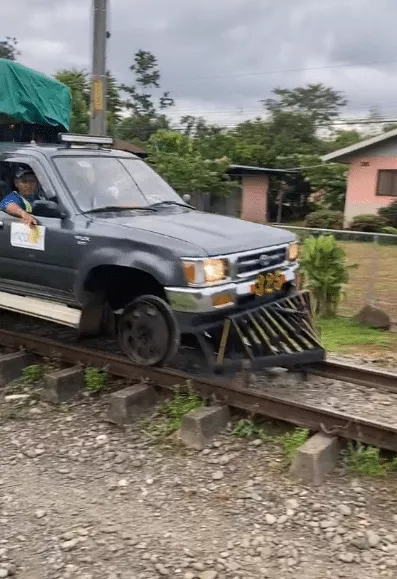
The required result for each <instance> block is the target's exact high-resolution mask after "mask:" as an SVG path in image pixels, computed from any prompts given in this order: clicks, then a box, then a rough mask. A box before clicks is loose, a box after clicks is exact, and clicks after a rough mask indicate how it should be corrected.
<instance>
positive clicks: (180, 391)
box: [140, 386, 204, 439]
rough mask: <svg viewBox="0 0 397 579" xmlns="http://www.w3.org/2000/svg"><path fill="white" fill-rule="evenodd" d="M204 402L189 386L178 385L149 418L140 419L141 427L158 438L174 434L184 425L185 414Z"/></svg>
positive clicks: (199, 406)
mask: <svg viewBox="0 0 397 579" xmlns="http://www.w3.org/2000/svg"><path fill="white" fill-rule="evenodd" d="M203 404H204V401H203V399H202V398H200V397H199V396H198V395H197V394H196V393H195V392H193V391H192V390H191V389H190V388H189V387H188V388H186V387H181V386H178V387H177V388H176V390H175V391H174V393H173V395H172V396H171V398H170V399H169V400H166V402H164V404H162V405H161V406H159V407H158V408H157V410H156V411H155V412H154V414H152V415H151V416H150V417H149V418H145V419H143V420H141V421H140V426H141V428H142V429H143V430H144V431H145V432H147V433H148V434H150V435H151V436H153V437H154V438H156V439H160V438H165V437H167V436H170V435H172V434H174V433H175V432H176V431H177V430H179V429H180V428H181V426H182V422H183V417H184V416H185V414H187V413H188V412H190V411H191V410H195V409H196V408H201V407H202V406H203Z"/></svg>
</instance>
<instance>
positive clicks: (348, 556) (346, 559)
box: [339, 552, 354, 563]
mask: <svg viewBox="0 0 397 579" xmlns="http://www.w3.org/2000/svg"><path fill="white" fill-rule="evenodd" d="M339 560H340V561H343V563H353V561H354V555H353V553H349V552H347V553H340V555H339Z"/></svg>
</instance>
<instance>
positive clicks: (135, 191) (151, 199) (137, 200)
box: [54, 155, 188, 212]
mask: <svg viewBox="0 0 397 579" xmlns="http://www.w3.org/2000/svg"><path fill="white" fill-rule="evenodd" d="M54 163H55V165H56V167H57V169H58V171H59V173H60V175H61V177H62V179H63V181H64V182H65V185H66V187H67V188H68V190H69V191H70V193H71V195H72V196H73V198H74V200H75V201H76V203H77V205H78V207H79V208H80V210H81V211H82V212H85V211H90V210H92V209H100V208H101V207H120V208H122V207H125V208H128V207H130V208H132V207H135V208H137V207H148V206H150V205H154V204H162V203H163V202H166V204H165V205H169V204H172V203H175V204H178V205H184V203H183V201H182V199H181V198H180V197H179V195H178V194H177V193H176V192H175V191H174V190H173V189H172V187H170V186H169V185H168V184H167V183H166V182H165V181H164V180H163V179H162V178H161V177H160V176H159V175H157V173H156V172H155V171H153V169H151V168H150V167H149V166H148V165H147V164H146V163H144V162H143V161H141V160H140V159H127V158H122V157H89V156H85V155H84V156H80V157H77V156H76V157H71V156H70V157H69V156H65V157H60V156H59V157H55V158H54ZM186 207H188V205H186Z"/></svg>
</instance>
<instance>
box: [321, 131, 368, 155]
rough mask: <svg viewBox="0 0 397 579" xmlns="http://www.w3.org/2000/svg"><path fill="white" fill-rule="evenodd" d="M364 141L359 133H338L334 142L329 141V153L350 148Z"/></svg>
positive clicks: (327, 144)
mask: <svg viewBox="0 0 397 579" xmlns="http://www.w3.org/2000/svg"><path fill="white" fill-rule="evenodd" d="M362 139H364V137H363V135H361V134H360V133H359V132H358V131H356V130H353V131H346V130H341V131H336V133H335V135H334V137H333V139H332V140H330V141H327V143H326V146H327V151H329V152H331V151H337V150H338V149H343V148H344V147H350V145H355V144H356V143H359V142H360V141H362Z"/></svg>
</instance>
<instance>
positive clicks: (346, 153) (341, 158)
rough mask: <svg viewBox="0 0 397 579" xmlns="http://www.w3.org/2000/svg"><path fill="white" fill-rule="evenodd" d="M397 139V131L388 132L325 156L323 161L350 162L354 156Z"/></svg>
mask: <svg viewBox="0 0 397 579" xmlns="http://www.w3.org/2000/svg"><path fill="white" fill-rule="evenodd" d="M395 137H397V129H393V130H392V131H387V133H383V134H382V135H377V136H376V137H371V138H370V139H365V140H364V141H360V142H359V143H355V144H354V145H350V146H349V147H344V148H343V149H338V150H337V151H333V152H332V153H327V155H323V156H322V157H321V159H322V160H323V161H333V162H335V163H339V162H341V163H344V162H348V161H349V160H350V159H351V157H352V156H356V154H357V155H360V154H361V153H362V152H364V150H365V149H367V148H369V147H372V145H377V144H378V143H384V142H386V141H388V140H389V139H394V138H395Z"/></svg>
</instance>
